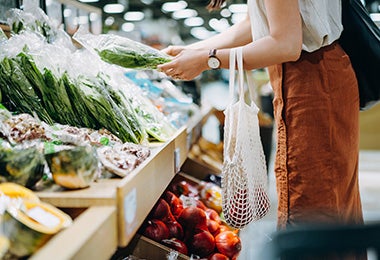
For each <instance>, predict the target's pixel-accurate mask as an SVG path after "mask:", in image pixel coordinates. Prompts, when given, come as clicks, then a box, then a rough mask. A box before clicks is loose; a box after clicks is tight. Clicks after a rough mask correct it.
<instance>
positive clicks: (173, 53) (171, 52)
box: [161, 45, 185, 57]
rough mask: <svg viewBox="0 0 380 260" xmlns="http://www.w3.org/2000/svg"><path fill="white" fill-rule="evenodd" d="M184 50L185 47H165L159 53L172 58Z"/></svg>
mask: <svg viewBox="0 0 380 260" xmlns="http://www.w3.org/2000/svg"><path fill="white" fill-rule="evenodd" d="M184 49H185V46H177V45H169V46H168V47H166V48H165V49H162V50H161V51H162V52H165V53H166V54H168V55H170V56H173V57H174V56H177V55H178V54H179V53H180V52H181V51H183V50H184Z"/></svg>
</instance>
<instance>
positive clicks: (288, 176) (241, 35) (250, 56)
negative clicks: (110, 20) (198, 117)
mask: <svg viewBox="0 0 380 260" xmlns="http://www.w3.org/2000/svg"><path fill="white" fill-rule="evenodd" d="M224 2H225V0H211V2H210V5H209V8H211V9H216V8H219V7H220V6H221V5H222V4H223V3H224ZM341 32H342V24H341V2H340V0H281V1H279V0H248V16H247V18H246V19H245V20H243V21H242V22H240V23H239V24H235V25H234V26H232V27H230V28H229V29H228V30H227V31H225V32H222V33H220V34H219V35H215V36H214V37H212V38H209V39H207V40H203V41H200V42H197V43H194V44H191V45H189V46H186V47H180V46H169V47H168V48H167V49H165V51H166V52H167V53H168V54H170V55H173V56H174V59H173V60H172V61H171V62H169V63H166V64H162V65H160V66H159V69H160V70H162V71H163V72H165V73H166V74H167V75H169V76H171V77H173V78H180V79H183V80H190V79H193V78H194V77H196V76H197V75H199V74H200V73H201V72H202V71H204V70H208V69H210V68H226V69H228V64H229V52H230V48H233V47H237V46H243V59H244V61H243V63H244V68H245V69H250V70H251V69H257V68H263V67H268V68H269V74H270V79H271V84H272V87H273V89H274V93H275V97H274V101H273V105H274V113H275V119H276V124H277V128H278V129H277V139H278V140H277V142H278V143H277V151H276V160H275V174H276V185H277V193H278V228H280V229H284V228H286V227H287V226H291V225H299V224H307V223H309V224H310V223H314V224H315V223H330V224H332V223H335V224H336V223H339V224H348V223H350V224H361V223H363V217H362V208H361V201H360V195H359V186H358V151H359V148H358V147H359V145H358V138H359V132H358V128H359V127H358V116H359V96H358V86H357V81H356V77H355V74H354V71H353V69H352V67H351V63H350V60H349V58H348V56H347V55H346V54H345V52H344V51H343V50H342V48H341V47H340V46H339V44H338V43H337V40H338V39H339V36H340V34H341ZM214 49H215V50H216V51H215V50H214ZM210 50H212V51H211V52H210ZM215 52H216V53H215ZM209 56H215V57H216V58H217V59H215V57H209ZM209 60H210V61H211V62H209V63H208V61H209Z"/></svg>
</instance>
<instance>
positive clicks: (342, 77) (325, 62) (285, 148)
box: [269, 43, 363, 229]
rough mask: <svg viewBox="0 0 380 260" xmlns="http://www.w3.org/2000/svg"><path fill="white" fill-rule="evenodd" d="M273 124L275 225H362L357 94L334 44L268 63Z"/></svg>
mask: <svg viewBox="0 0 380 260" xmlns="http://www.w3.org/2000/svg"><path fill="white" fill-rule="evenodd" d="M269 74H270V79H271V84H272V87H273V90H274V93H275V97H274V100H273V105H274V111H275V112H274V113H275V119H276V124H277V151H276V161H275V174H276V185H277V194H278V228H279V229H283V228H285V227H287V226H289V225H298V224H311V223H330V224H331V223H340V224H347V223H351V224H353V223H354V224H360V223H363V217H362V207H361V201H360V195H359V184H358V157H359V94H358V86H357V81H356V77H355V74H354V71H353V70H352V67H351V63H350V60H349V57H348V56H347V55H346V53H345V52H344V51H343V50H342V48H341V47H340V45H339V44H337V43H333V44H332V45H330V46H327V47H323V48H321V49H320V50H318V51H315V52H313V53H307V52H302V54H301V57H300V59H299V60H298V61H296V62H288V63H284V64H281V65H276V66H272V67H270V68H269Z"/></svg>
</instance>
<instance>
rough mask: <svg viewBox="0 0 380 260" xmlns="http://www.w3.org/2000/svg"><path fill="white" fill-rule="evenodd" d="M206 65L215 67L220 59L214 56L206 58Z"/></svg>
mask: <svg viewBox="0 0 380 260" xmlns="http://www.w3.org/2000/svg"><path fill="white" fill-rule="evenodd" d="M208 66H209V67H210V68H212V69H217V68H219V66H220V61H219V60H218V59H217V58H216V57H210V58H208Z"/></svg>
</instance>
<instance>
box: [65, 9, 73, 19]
mask: <svg viewBox="0 0 380 260" xmlns="http://www.w3.org/2000/svg"><path fill="white" fill-rule="evenodd" d="M72 13H73V11H72V10H71V9H69V8H65V10H63V17H70V16H71V14H72Z"/></svg>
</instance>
